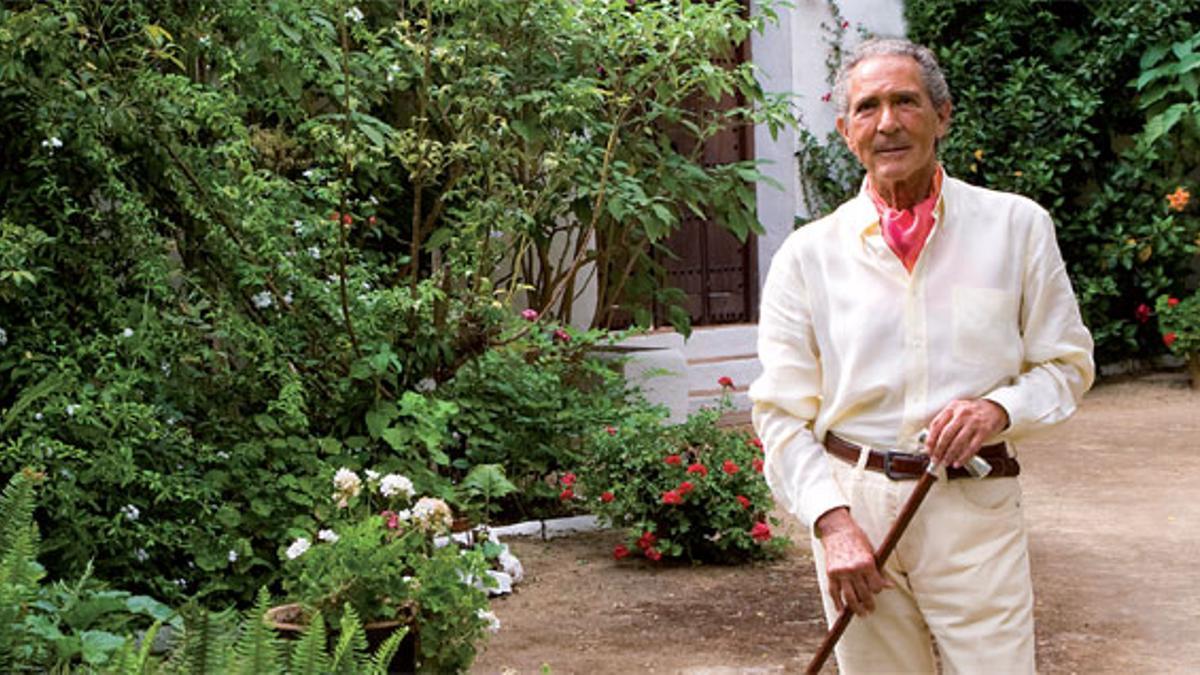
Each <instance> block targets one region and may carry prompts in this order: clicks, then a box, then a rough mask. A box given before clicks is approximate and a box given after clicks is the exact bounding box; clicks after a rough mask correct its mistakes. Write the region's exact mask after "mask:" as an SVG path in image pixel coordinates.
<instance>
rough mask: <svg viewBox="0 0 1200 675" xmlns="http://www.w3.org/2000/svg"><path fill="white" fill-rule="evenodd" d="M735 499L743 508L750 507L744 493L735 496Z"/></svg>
mask: <svg viewBox="0 0 1200 675" xmlns="http://www.w3.org/2000/svg"><path fill="white" fill-rule="evenodd" d="M735 499H737V500H738V503H739V504H741V505H742V508H743V509H748V508H750V500H749V499H747V498H746V495H738V496H737V497H735Z"/></svg>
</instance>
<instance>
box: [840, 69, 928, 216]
mask: <svg viewBox="0 0 1200 675" xmlns="http://www.w3.org/2000/svg"><path fill="white" fill-rule="evenodd" d="M848 85H849V86H848V88H847V89H848V94H849V105H848V106H847V110H846V114H845V116H844V117H839V118H838V120H837V128H838V131H839V132H840V133H841V134H842V138H844V139H845V140H846V144H847V145H848V146H850V150H851V151H853V152H854V154H855V156H857V157H858V161H860V162H862V165H863V167H864V168H865V169H866V170H867V175H869V176H870V178H871V184H872V185H874V186H875V187H876V189H879V190H886V191H891V190H894V189H896V188H906V189H909V190H916V191H917V194H921V192H922V191H923V190H924V189H925V186H923V185H920V184H918V183H919V181H929V180H931V179H932V176H933V171H934V168H935V167H936V163H937V155H936V152H935V151H934V145H935V143H936V141H937V140H938V139H939V138H941V137H942V136H943V135H945V133H946V130H947V129H948V128H949V125H950V102H949V101H947V102H945V103H943V104H942V105H941V106H940V108H934V106H933V101H931V100H930V98H929V92H927V91H926V90H925V83H924V82H923V81H922V80H921V67H920V65H919V64H918V63H917V61H916V60H915V59H913V58H911V57H908V56H899V55H889V56H876V57H872V58H869V59H867V60H865V61H862V62H860V63H859V64H858V65H857V66H855V67H854V70H852V71H850V77H849V81H848Z"/></svg>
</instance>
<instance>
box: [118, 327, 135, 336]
mask: <svg viewBox="0 0 1200 675" xmlns="http://www.w3.org/2000/svg"><path fill="white" fill-rule="evenodd" d="M121 337H127V338H131V337H133V329H132V328H126V329H125V330H123V331H121Z"/></svg>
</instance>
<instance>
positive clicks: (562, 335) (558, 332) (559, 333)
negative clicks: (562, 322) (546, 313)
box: [554, 328, 571, 342]
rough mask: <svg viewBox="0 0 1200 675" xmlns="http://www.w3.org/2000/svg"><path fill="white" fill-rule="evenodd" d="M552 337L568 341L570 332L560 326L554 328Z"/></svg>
mask: <svg viewBox="0 0 1200 675" xmlns="http://www.w3.org/2000/svg"><path fill="white" fill-rule="evenodd" d="M554 339H555V340H557V341H558V342H570V341H571V334H570V333H568V332H567V331H565V330H563V329H561V328H556V329H555V330H554Z"/></svg>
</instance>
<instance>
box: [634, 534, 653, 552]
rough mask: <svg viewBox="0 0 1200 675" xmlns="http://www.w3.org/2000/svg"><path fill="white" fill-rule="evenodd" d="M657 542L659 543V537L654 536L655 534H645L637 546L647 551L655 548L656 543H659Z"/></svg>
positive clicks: (639, 539) (639, 538)
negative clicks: (652, 547)
mask: <svg viewBox="0 0 1200 675" xmlns="http://www.w3.org/2000/svg"><path fill="white" fill-rule="evenodd" d="M657 541H658V537H656V536H654V533H653V532H643V533H642V536H640V537H638V540H637V545H638V548H640V549H642V550H643V551H645V550H646V549H648V548H650V547H651V546H653V545H654V544H655V542H657Z"/></svg>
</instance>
